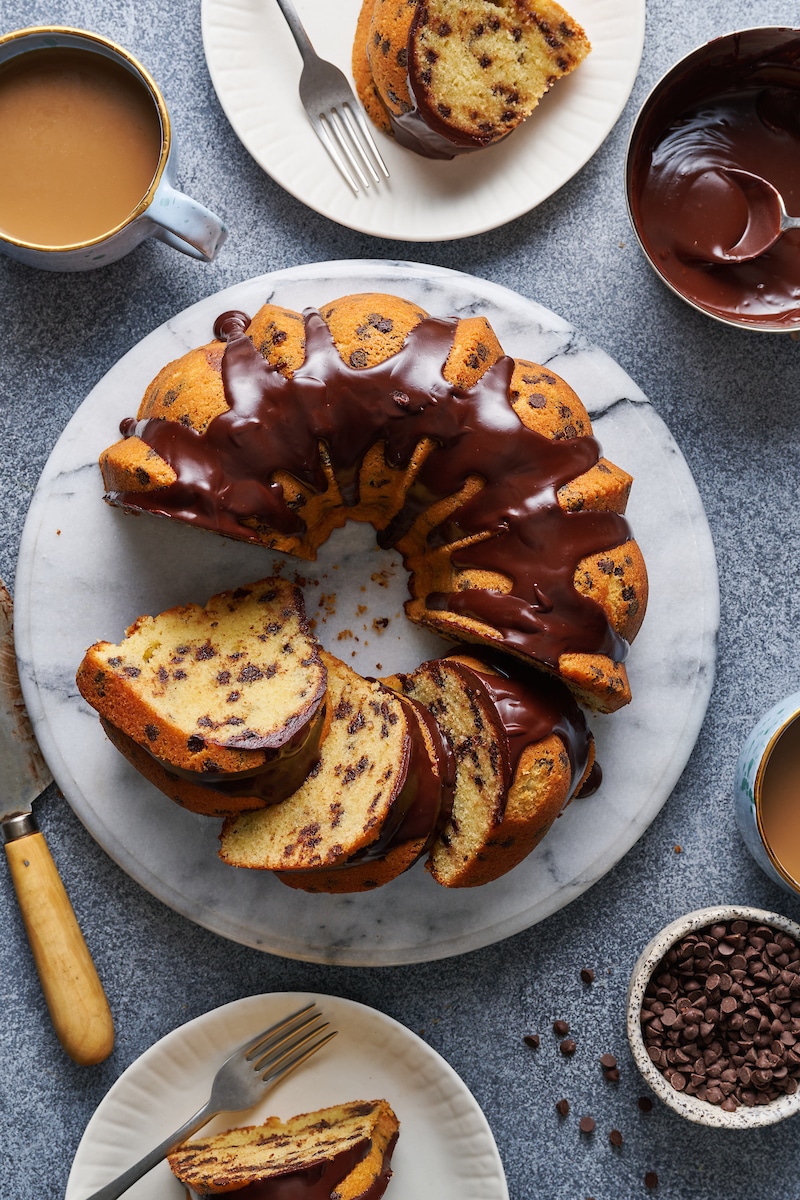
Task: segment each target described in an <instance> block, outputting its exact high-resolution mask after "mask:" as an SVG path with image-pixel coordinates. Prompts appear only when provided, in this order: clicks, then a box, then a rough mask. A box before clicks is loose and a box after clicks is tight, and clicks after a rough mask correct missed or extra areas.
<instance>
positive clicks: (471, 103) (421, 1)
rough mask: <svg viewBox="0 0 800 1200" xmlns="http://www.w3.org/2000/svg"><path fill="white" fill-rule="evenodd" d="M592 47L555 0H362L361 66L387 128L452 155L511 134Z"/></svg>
mask: <svg viewBox="0 0 800 1200" xmlns="http://www.w3.org/2000/svg"><path fill="white" fill-rule="evenodd" d="M590 50H591V46H590V44H589V40H588V38H587V36H586V34H585V32H584V31H583V29H582V28H581V26H580V25H579V24H578V23H577V21H575V20H574V19H573V18H572V17H571V16H570V15H569V13H568V12H566V10H565V9H564V8H562V7H561V5H559V4H557V3H555V0H416V2H415V0H364V4H363V6H362V10H361V14H360V17H359V21H358V24H357V27H356V32H355V40H354V44H353V56H352V57H353V74H354V78H355V82H356V87H357V90H358V94H359V97H360V99H361V101H362V103H363V104H364V107H365V108H366V110H367V112H368V114H369V115H370V117H371V118H372V120H373V121H374V122H375V124H376V125H378V127H379V128H382V129H384V130H386V129H387V126H388V129H389V130H390V131H391V132H392V133H393V134H394V136H395V137H396V138H397V140H398V141H399V142H400V143H401V145H404V146H406V147H407V148H409V149H412V150H415V151H416V152H417V153H420V154H423V155H426V156H427V157H430V158H452V157H453V156H454V155H456V154H458V153H463V152H465V151H470V150H478V149H480V148H481V147H483V146H488V145H492V144H493V143H494V142H498V141H500V140H501V139H502V138H504V137H506V136H507V135H508V134H509V133H510V132H511V131H512V130H513V129H516V128H517V126H518V125H520V124H521V123H522V122H523V121H524V120H525V119H526V118H527V117H529V116H530V115H531V113H532V112H533V111H534V109H535V108H536V106H537V105H538V103H539V101H540V100H541V98H542V97H543V96H544V95H545V93H546V92H547V91H549V89H550V88H551V87H552V86H553V84H554V83H556V82H557V81H558V80H559V79H561V78H563V77H564V76H565V75H568V74H569V73H570V72H572V71H574V70H575V68H576V67H577V66H578V65H579V64H580V63H581V62H582V61H583V59H584V58H586V56H587V54H588V53H589V51H590Z"/></svg>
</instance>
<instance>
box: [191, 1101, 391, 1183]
mask: <svg viewBox="0 0 800 1200" xmlns="http://www.w3.org/2000/svg"><path fill="white" fill-rule="evenodd" d="M399 1131H400V1122H399V1121H398V1119H397V1117H396V1116H395V1114H394V1112H393V1111H392V1108H391V1106H390V1105H389V1103H388V1102H387V1101H386V1100H352V1101H350V1102H348V1103H346V1104H337V1105H334V1106H332V1107H330V1108H322V1109H319V1110H318V1111H317V1112H311V1113H302V1114H301V1115H300V1116H297V1117H291V1118H290V1119H289V1120H288V1121H281V1120H279V1119H278V1118H277V1117H270V1119H269V1120H268V1121H266V1122H265V1123H264V1124H263V1125H248V1126H244V1127H242V1128H239V1129H229V1130H226V1132H225V1133H217V1134H214V1135H212V1136H210V1137H204V1138H196V1139H195V1140H194V1141H191V1142H185V1143H184V1145H182V1146H179V1147H178V1149H177V1150H175V1151H173V1153H172V1154H170V1155H169V1165H170V1168H171V1170H172V1173H173V1175H175V1176H176V1178H177V1179H179V1180H180V1182H181V1183H183V1184H184V1185H185V1186H186V1187H187V1188H189V1189H190V1195H191V1196H192V1197H197V1198H198V1200H202V1198H203V1197H206V1196H225V1195H228V1194H232V1195H234V1196H236V1197H239V1198H240V1200H256V1198H257V1197H260V1198H261V1200H264V1198H265V1197H268V1196H275V1197H276V1198H277V1200H281V1198H283V1200H291V1198H292V1197H299V1196H302V1197H304V1198H305V1200H379V1197H381V1196H382V1195H383V1194H384V1192H385V1191H386V1187H387V1185H388V1183H389V1180H390V1179H391V1176H392V1168H391V1161H392V1152H393V1150H394V1147H395V1143H396V1142H397V1137H398V1134H399Z"/></svg>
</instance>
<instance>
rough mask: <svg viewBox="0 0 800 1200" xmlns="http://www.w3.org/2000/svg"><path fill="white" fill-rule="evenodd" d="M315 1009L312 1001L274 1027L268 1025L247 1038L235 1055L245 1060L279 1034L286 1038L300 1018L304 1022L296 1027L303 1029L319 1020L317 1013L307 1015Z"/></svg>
mask: <svg viewBox="0 0 800 1200" xmlns="http://www.w3.org/2000/svg"><path fill="white" fill-rule="evenodd" d="M316 1007H317V1004H316V1001H315V1000H312V1001H311V1003H310V1004H306V1006H305V1007H304V1008H299V1009H298V1010H297V1012H293V1013H290V1014H289V1016H288V1017H284V1018H283V1019H282V1020H281V1021H276V1022H275V1024H274V1025H270V1026H269V1027H268V1028H267V1029H263V1030H262V1031H261V1033H258V1034H256V1035H255V1037H251V1038H248V1040H247V1041H246V1042H245V1043H244V1045H243V1046H240V1047H239V1050H238V1051H236V1052H235V1053H238V1054H244V1056H245V1058H250V1056H251V1055H252V1054H253V1053H254V1052H255V1051H256V1050H257V1049H258V1047H259V1046H261V1045H263V1043H264V1042H266V1041H268V1040H269V1039H270V1038H276V1037H277V1036H278V1035H279V1034H284V1035H285V1036H288V1035H290V1034H291V1033H293V1032H295V1030H294V1029H293V1028H292V1027H293V1026H294V1025H295V1024H296V1023H297V1022H298V1021H300V1019H301V1018H302V1017H306V1021H305V1022H304V1023H303V1025H302V1026H298V1028H303V1027H304V1026H305V1025H308V1024H310V1023H311V1022H312V1021H317V1020H319V1018H320V1016H321V1015H322V1014H321V1013H320V1012H319V1011H317V1012H316V1013H314V1014H313V1015H311V1016H308V1015H307V1014H309V1013H311V1010H312V1009H314V1008H316Z"/></svg>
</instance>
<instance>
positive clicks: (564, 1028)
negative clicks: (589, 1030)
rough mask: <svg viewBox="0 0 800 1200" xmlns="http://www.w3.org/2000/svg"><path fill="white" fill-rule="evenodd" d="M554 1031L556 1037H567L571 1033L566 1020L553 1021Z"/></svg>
mask: <svg viewBox="0 0 800 1200" xmlns="http://www.w3.org/2000/svg"><path fill="white" fill-rule="evenodd" d="M553 1033H554V1034H555V1035H556V1037H560V1038H563V1037H566V1036H567V1034H568V1033H569V1025H568V1024H567V1022H566V1021H553Z"/></svg>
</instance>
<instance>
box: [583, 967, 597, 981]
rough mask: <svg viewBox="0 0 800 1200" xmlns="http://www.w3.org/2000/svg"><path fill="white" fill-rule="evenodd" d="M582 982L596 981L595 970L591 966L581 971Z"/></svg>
mask: <svg viewBox="0 0 800 1200" xmlns="http://www.w3.org/2000/svg"><path fill="white" fill-rule="evenodd" d="M581 982H582V983H594V971H593V970H592V969H591V967H584V968H583V970H582V971H581Z"/></svg>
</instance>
